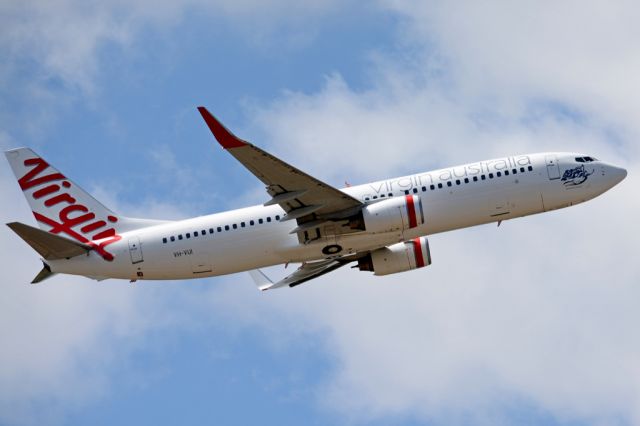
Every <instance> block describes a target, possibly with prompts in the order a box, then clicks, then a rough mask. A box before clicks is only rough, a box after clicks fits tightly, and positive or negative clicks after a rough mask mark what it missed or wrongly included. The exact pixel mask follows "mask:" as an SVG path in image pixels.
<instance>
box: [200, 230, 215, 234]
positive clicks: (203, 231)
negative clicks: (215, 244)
mask: <svg viewBox="0 0 640 426" xmlns="http://www.w3.org/2000/svg"><path fill="white" fill-rule="evenodd" d="M212 231H213V230H212ZM200 234H201V235H206V234H207V231H205V230H204V229H203V230H202V231H200Z"/></svg>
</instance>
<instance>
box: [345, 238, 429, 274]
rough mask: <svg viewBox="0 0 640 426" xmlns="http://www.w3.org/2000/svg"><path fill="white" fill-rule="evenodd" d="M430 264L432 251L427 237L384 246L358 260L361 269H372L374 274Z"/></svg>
mask: <svg viewBox="0 0 640 426" xmlns="http://www.w3.org/2000/svg"><path fill="white" fill-rule="evenodd" d="M429 265H431V252H430V251H429V241H428V240H427V237H420V238H414V239H413V240H410V241H405V242H403V243H397V244H394V245H391V246H389V247H383V248H380V249H377V250H374V251H372V252H371V253H370V254H368V255H367V256H366V257H363V258H362V259H359V260H358V268H359V269H360V270H361V271H372V272H373V274H374V275H389V274H395V273H397V272H405V271H411V270H412V269H418V268H424V267H425V266H429Z"/></svg>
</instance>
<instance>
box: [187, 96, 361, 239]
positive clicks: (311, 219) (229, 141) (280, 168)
mask: <svg viewBox="0 0 640 426" xmlns="http://www.w3.org/2000/svg"><path fill="white" fill-rule="evenodd" d="M198 110H199V111H200V114H202V117H203V118H204V120H205V122H206V123H207V125H208V126H209V129H210V130H211V132H212V133H213V135H214V136H215V138H216V140H217V141H218V142H219V143H220V145H222V147H223V148H225V149H226V150H227V151H229V153H230V154H231V155H233V156H234V157H235V158H236V159H237V160H238V161H239V162H240V163H242V165H243V166H245V167H246V168H247V170H249V171H250V172H251V173H253V174H254V175H255V176H256V177H257V178H258V179H260V180H261V181H262V182H263V183H264V184H265V186H266V190H267V193H268V194H269V195H270V196H271V199H270V200H268V201H267V202H266V203H265V205H274V204H278V205H280V207H282V209H283V210H284V211H285V212H286V215H285V216H284V217H283V218H282V219H281V220H282V221H287V220H293V219H295V220H296V221H297V224H298V226H297V227H296V228H295V229H294V230H293V231H292V233H293V232H298V233H304V232H305V231H308V230H311V229H314V228H318V227H322V226H323V225H326V224H327V223H330V222H332V221H334V222H335V221H340V220H343V219H345V218H347V217H349V216H351V215H353V214H355V213H357V212H358V211H359V210H360V209H361V208H362V206H363V204H362V203H361V202H360V201H359V200H357V199H355V198H353V197H351V196H350V195H349V194H346V193H345V192H342V191H340V190H339V189H337V188H334V187H333V186H331V185H328V184H326V183H324V182H322V181H320V180H319V179H316V178H314V177H313V176H310V175H308V174H306V173H304V172H303V171H301V170H299V169H297V168H295V167H293V166H291V165H290V164H287V163H286V162H284V161H282V160H280V159H279V158H277V157H275V156H273V155H271V154H269V153H268V152H266V151H264V150H262V149H260V148H258V147H256V146H254V145H252V144H250V143H249V142H246V141H244V140H242V139H240V138H238V137H236V136H235V135H234V134H233V133H231V132H230V131H229V130H227V129H226V128H225V127H224V126H223V125H222V124H221V123H220V122H219V121H218V120H217V119H216V118H215V117H214V116H213V115H212V114H211V113H209V111H207V109H206V108H204V107H199V108H198ZM334 229H335V228H334ZM347 232H349V231H348V230H347Z"/></svg>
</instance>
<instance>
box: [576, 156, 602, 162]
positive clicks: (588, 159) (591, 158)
mask: <svg viewBox="0 0 640 426" xmlns="http://www.w3.org/2000/svg"><path fill="white" fill-rule="evenodd" d="M576 161H577V162H578V163H591V162H592V161H598V159H597V158H595V157H576Z"/></svg>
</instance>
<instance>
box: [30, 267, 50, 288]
mask: <svg viewBox="0 0 640 426" xmlns="http://www.w3.org/2000/svg"><path fill="white" fill-rule="evenodd" d="M42 263H43V264H44V267H43V268H42V271H40V272H38V275H36V277H35V278H34V279H33V281H31V284H38V283H39V282H42V281H44V280H46V279H47V278H51V277H52V276H54V275H55V272H51V268H50V267H49V265H47V264H46V263H44V262H42Z"/></svg>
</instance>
